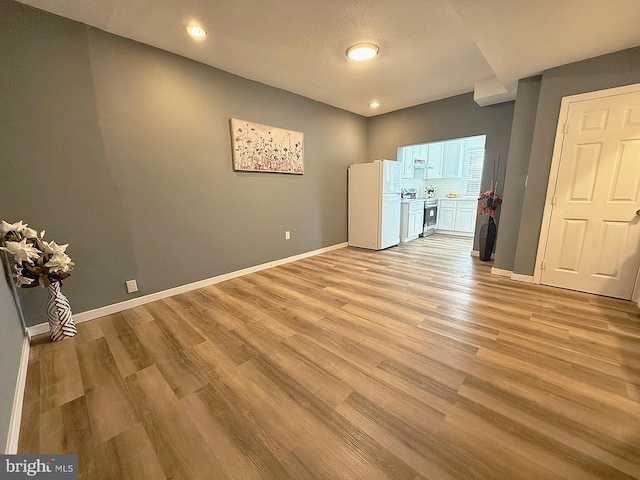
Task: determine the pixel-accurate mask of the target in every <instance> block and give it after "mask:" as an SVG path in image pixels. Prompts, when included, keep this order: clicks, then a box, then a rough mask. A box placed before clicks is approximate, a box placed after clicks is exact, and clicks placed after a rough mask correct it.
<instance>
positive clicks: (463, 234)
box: [436, 230, 475, 237]
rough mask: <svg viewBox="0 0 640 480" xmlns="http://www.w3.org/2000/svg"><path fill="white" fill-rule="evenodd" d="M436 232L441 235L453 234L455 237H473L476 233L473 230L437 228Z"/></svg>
mask: <svg viewBox="0 0 640 480" xmlns="http://www.w3.org/2000/svg"><path fill="white" fill-rule="evenodd" d="M436 233H439V234H441V235H451V236H454V237H473V236H474V235H475V234H474V233H473V232H457V231H455V230H436Z"/></svg>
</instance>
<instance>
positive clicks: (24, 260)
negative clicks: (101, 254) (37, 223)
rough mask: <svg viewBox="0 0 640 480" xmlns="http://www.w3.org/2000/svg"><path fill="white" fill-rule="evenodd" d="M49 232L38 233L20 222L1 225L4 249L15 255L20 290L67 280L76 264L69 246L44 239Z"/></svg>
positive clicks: (15, 275)
mask: <svg viewBox="0 0 640 480" xmlns="http://www.w3.org/2000/svg"><path fill="white" fill-rule="evenodd" d="M44 233H45V231H44V230H42V231H41V232H40V233H38V232H37V231H36V230H34V229H33V228H29V227H28V226H27V224H26V223H22V220H20V221H19V222H17V223H7V222H5V221H4V220H2V224H0V245H1V246H0V250H4V251H5V252H7V253H9V255H11V256H13V265H11V274H12V276H13V278H14V280H15V282H16V285H17V286H18V287H36V286H38V285H40V284H42V285H43V286H45V287H46V286H48V285H49V284H50V283H52V282H59V281H61V280H64V279H65V278H67V277H68V276H69V275H70V273H69V272H71V271H72V270H73V266H74V264H73V262H72V261H71V258H69V256H68V255H67V254H66V253H65V251H66V250H67V247H68V246H69V244H65V245H58V244H57V243H56V242H45V241H44V240H43V238H44Z"/></svg>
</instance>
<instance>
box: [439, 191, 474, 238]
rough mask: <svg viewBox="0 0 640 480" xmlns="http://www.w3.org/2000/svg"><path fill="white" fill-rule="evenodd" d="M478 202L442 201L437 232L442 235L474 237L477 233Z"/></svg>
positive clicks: (463, 200) (466, 200) (440, 201)
mask: <svg viewBox="0 0 640 480" xmlns="http://www.w3.org/2000/svg"><path fill="white" fill-rule="evenodd" d="M477 205H478V202H477V200H471V199H462V198H460V199H440V200H439V202H438V221H437V230H438V231H439V232H441V233H455V234H457V235H464V236H473V235H474V234H475V231H476V217H477Z"/></svg>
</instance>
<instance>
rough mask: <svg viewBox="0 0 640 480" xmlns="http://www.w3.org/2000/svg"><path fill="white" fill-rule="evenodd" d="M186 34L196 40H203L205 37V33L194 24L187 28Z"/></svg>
mask: <svg viewBox="0 0 640 480" xmlns="http://www.w3.org/2000/svg"><path fill="white" fill-rule="evenodd" d="M187 33H188V34H189V35H191V36H192V37H196V38H203V37H206V36H207V31H206V30H205V29H204V28H202V27H201V26H200V25H197V24H195V23H192V24H191V25H188V26H187Z"/></svg>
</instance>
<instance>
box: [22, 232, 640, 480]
mask: <svg viewBox="0 0 640 480" xmlns="http://www.w3.org/2000/svg"><path fill="white" fill-rule="evenodd" d="M470 249H471V243H470V240H468V239H462V238H456V237H444V236H432V237H429V238H427V239H426V240H423V239H420V240H416V241H413V242H410V243H409V244H404V245H401V246H399V247H395V248H391V249H388V250H385V251H382V252H374V251H367V250H360V249H355V248H344V249H340V250H335V251H332V252H330V253H327V254H323V255H320V256H316V257H312V258H308V259H305V260H302V261H298V262H295V263H290V264H287V265H283V266H279V267H276V268H273V269H270V270H265V271H262V272H259V273H254V274H251V275H248V276H245V277H242V278H237V279H234V280H230V281H227V282H224V283H220V284H217V285H214V286H211V287H208V288H204V289H201V290H197V291H193V292H190V293H186V294H182V295H179V296H176V297H172V298H169V299H165V300H161V301H157V302H154V303H151V304H147V305H145V306H142V307H137V308H134V309H132V310H128V311H125V312H122V313H118V314H115V315H110V316H107V317H103V318H100V319H97V320H94V321H91V322H87V323H83V324H81V325H79V328H78V330H79V333H78V335H77V336H76V337H75V338H73V339H70V340H65V341H62V342H59V343H55V344H53V343H50V342H48V341H47V339H46V338H44V339H43V338H40V339H38V340H36V341H35V342H34V345H33V347H32V350H31V358H30V363H29V370H28V379H27V388H26V395H25V403H24V411H23V423H22V429H21V436H20V445H19V451H20V453H78V454H79V461H80V478H81V479H88V480H100V479H151V480H156V479H165V478H166V479H207V480H210V479H215V480H218V479H227V478H230V479H238V480H240V479H242V480H247V479H296V480H299V479H315V478H318V479H327V480H333V479H367V480H369V479H383V478H391V479H412V480H413V479H464V480H468V479H477V478H483V479H505V480H507V479H508V480H513V479H526V480H531V479H547V478H570V479H587V478H600V479H619V478H620V479H622V478H640V403H639V402H640V314H639V311H638V309H637V308H636V306H635V304H633V303H631V302H625V301H621V300H614V299H608V298H604V297H598V296H594V295H587V294H582V293H577V292H571V291H567V290H560V289H553V288H549V287H541V286H535V285H528V284H523V283H519V282H514V281H511V280H509V279H505V278H501V277H496V276H492V275H490V272H489V271H490V267H491V264H490V263H485V262H481V261H479V260H478V259H477V258H475V259H474V258H472V257H470V256H469V251H470Z"/></svg>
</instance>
